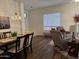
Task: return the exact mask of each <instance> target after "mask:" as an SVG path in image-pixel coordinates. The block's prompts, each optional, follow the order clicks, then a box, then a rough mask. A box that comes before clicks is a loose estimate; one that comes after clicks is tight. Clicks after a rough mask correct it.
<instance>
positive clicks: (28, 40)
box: [27, 32, 34, 45]
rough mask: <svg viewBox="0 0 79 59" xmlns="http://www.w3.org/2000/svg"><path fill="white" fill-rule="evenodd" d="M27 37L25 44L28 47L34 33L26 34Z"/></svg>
mask: <svg viewBox="0 0 79 59" xmlns="http://www.w3.org/2000/svg"><path fill="white" fill-rule="evenodd" d="M27 35H28V39H27V43H28V45H32V39H33V35H34V32H33V33H30V34H27Z"/></svg>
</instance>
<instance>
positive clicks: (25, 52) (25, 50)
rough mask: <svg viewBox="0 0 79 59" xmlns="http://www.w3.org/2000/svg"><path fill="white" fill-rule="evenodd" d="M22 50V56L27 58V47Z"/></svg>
mask: <svg viewBox="0 0 79 59" xmlns="http://www.w3.org/2000/svg"><path fill="white" fill-rule="evenodd" d="M23 52H24V58H25V59H27V48H25V49H24V50H23Z"/></svg>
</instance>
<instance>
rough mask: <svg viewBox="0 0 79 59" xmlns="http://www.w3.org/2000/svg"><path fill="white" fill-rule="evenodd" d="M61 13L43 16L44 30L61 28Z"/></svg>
mask: <svg viewBox="0 0 79 59" xmlns="http://www.w3.org/2000/svg"><path fill="white" fill-rule="evenodd" d="M60 15H61V14H60V13H52V14H45V15H44V16H43V25H44V30H50V29H51V28H56V27H58V26H60Z"/></svg>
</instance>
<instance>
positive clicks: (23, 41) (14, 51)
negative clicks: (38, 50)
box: [8, 35, 28, 58]
mask: <svg viewBox="0 0 79 59" xmlns="http://www.w3.org/2000/svg"><path fill="white" fill-rule="evenodd" d="M27 37H28V35H23V36H19V37H17V40H16V46H15V47H13V48H11V49H9V50H8V54H10V55H11V56H13V57H14V56H17V55H18V54H19V53H21V52H23V54H24V57H25V58H26V57H27V52H26V50H27V49H26V48H25V47H26V45H27ZM23 54H22V55H23ZM16 58H17V57H16Z"/></svg>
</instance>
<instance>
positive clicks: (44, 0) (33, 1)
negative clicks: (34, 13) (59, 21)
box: [20, 0, 71, 10]
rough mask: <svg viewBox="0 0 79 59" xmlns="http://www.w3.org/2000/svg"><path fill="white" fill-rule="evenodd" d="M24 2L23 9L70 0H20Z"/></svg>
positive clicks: (58, 3)
mask: <svg viewBox="0 0 79 59" xmlns="http://www.w3.org/2000/svg"><path fill="white" fill-rule="evenodd" d="M20 1H22V2H23V3H24V6H25V9H28V10H29V9H35V8H42V7H48V6H55V5H60V4H64V3H67V2H69V1H71V0H20Z"/></svg>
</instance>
